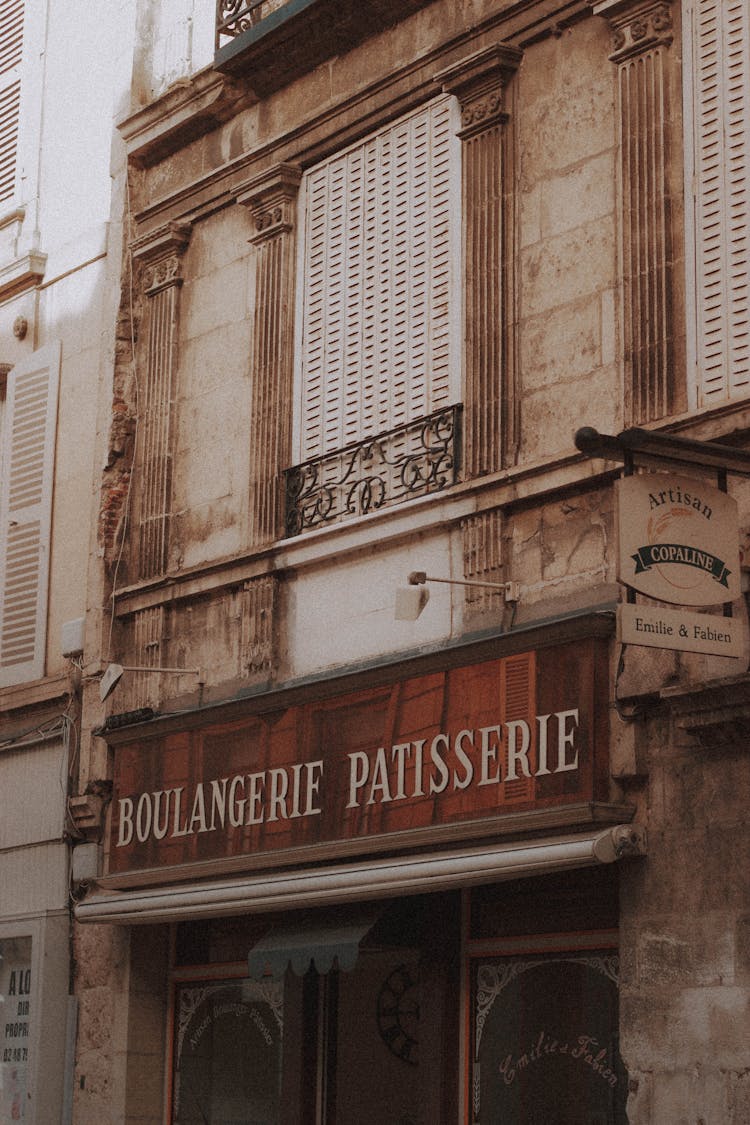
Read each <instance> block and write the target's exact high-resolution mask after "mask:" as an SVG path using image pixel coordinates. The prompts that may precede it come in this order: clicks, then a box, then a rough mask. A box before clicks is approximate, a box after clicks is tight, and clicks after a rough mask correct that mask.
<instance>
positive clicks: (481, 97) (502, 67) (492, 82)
mask: <svg viewBox="0 0 750 1125" xmlns="http://www.w3.org/2000/svg"><path fill="white" fill-rule="evenodd" d="M521 58H522V53H521V51H518V50H516V48H515V47H508V46H506V45H505V44H503V43H496V44H495V45H494V46H492V47H487V48H485V49H484V50H483V51H477V52H476V54H473V55H469V56H468V57H467V58H465V59H462V60H461V62H459V63H455V64H454V65H453V66H450V67H447V68H446V69H445V70H441V71H440V72H439V73H438V74H436V75H435V81H436V82H439V83H440V85H441V87H442V89H443V90H444V91H445V92H446V93H448V94H454V95H455V96H456V97H457V98H458V101H459V105H460V107H461V125H462V129H461V132H460V133H459V136H460V137H461V138H462V139H467V138H468V137H472V136H474V135H475V134H477V133H482V132H484V131H485V130H487V129H489V128H491V127H492V126H493V125H497V124H500V123H502V122H503V121H505V120H506V116H507V115H506V113H505V112H504V108H503V91H504V89H505V87H506V86H507V84H508V81H509V80H510V78H511V77H512V75H513V74H514V73H515V71H516V69H517V68H518V64H519V63H520V61H521Z"/></svg>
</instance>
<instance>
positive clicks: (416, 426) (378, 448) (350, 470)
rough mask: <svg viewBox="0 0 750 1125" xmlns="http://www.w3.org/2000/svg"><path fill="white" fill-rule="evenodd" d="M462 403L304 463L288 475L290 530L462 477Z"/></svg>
mask: <svg viewBox="0 0 750 1125" xmlns="http://www.w3.org/2000/svg"><path fill="white" fill-rule="evenodd" d="M460 461H461V406H449V407H446V408H445V409H443V410H438V411H436V412H435V413H434V414H430V415H429V416H428V417H426V418H421V419H420V420H419V421H418V422H410V423H407V424H406V425H403V426H397V427H396V429H393V430H388V431H387V432H386V433H383V434H378V435H377V436H376V437H371V438H366V439H365V440H364V441H361V442H358V443H357V444H356V445H348V446H347V447H346V448H345V449H341V450H337V452H335V453H330V454H327V455H324V456H322V457H315V458H313V460H311V461H306V462H304V464H302V465H295V466H294V467H293V468H291V469H287V470H286V471H285V473H284V477H285V494H286V534H287V535H288V536H292V535H299V534H301V533H302V532H304V531H309V530H311V529H312V528H314V527H321V526H324V525H326V524H331V523H336V522H338V521H340V520H344V519H348V518H350V517H351V516H357V515H365V514H366V513H368V512H373V511H377V509H379V508H385V507H388V506H390V505H393V504H399V503H401V502H402V501H404V500H410V499H412V498H413V497H416V496H424V495H427V494H428V493H431V492H439V491H440V490H441V489H443V488H447V487H448V486H449V485H451V484H455V482H456V480H457V479H458V472H459V469H460Z"/></svg>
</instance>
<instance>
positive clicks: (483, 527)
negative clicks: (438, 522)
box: [461, 508, 505, 616]
mask: <svg viewBox="0 0 750 1125" xmlns="http://www.w3.org/2000/svg"><path fill="white" fill-rule="evenodd" d="M461 534H462V539H463V559H464V578H466V579H467V580H469V581H475V582H502V581H503V580H504V575H503V550H502V538H501V535H502V513H501V512H500V510H499V508H495V509H494V510H493V511H490V512H480V513H479V515H476V516H468V517H467V518H466V519H465V520H462V521H461ZM464 590H465V597H466V607H467V609H469V610H470V611H471V612H472V613H477V614H481V615H482V616H485V615H486V614H487V613H489V612H492V611H497V612H499V613H502V611H503V610H504V608H505V598H504V594H503V591H502V590H493V589H491V588H489V587H487V586H466V587H464Z"/></svg>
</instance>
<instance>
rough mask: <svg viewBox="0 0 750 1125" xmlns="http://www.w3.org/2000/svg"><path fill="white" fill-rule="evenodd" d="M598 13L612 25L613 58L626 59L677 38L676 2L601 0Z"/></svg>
mask: <svg viewBox="0 0 750 1125" xmlns="http://www.w3.org/2000/svg"><path fill="white" fill-rule="evenodd" d="M593 11H594V14H595V15H597V16H603V17H604V19H606V20H607V21H608V22H609V25H610V27H611V28H612V54H611V55H610V56H609V57H610V59H611V60H612V62H616V63H619V62H623V61H625V60H626V59H629V58H631V57H632V56H634V55H642V54H644V53H645V52H646V51H648V50H651V49H652V48H654V47H668V46H669V45H670V43H671V42H672V39H673V38H674V26H673V25H674V20H673V17H672V5H671V3H668V2H665V0H600V3H598V4H594V6H593Z"/></svg>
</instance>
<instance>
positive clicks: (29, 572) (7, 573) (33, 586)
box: [0, 344, 60, 687]
mask: <svg viewBox="0 0 750 1125" xmlns="http://www.w3.org/2000/svg"><path fill="white" fill-rule="evenodd" d="M59 370H60V345H59V344H53V345H50V346H48V347H46V348H41V349H40V350H39V351H37V352H35V353H34V354H33V355H32V356H30V357H29V358H28V359H26V360H24V361H23V362H21V363H18V364H16V366H15V367H14V368H12V370H11V371H10V372H9V374H8V381H7V391H6V396H5V408H4V411H3V415H4V417H3V425H2V445H1V447H0V687H7V686H8V685H10V684H17V683H22V682H24V681H26V680H35V679H39V678H40V677H41V676H43V675H44V656H45V643H46V623H47V582H48V576H49V554H50V522H51V511H52V474H53V468H54V447H55V429H56V419H57V390H58V382H59Z"/></svg>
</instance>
